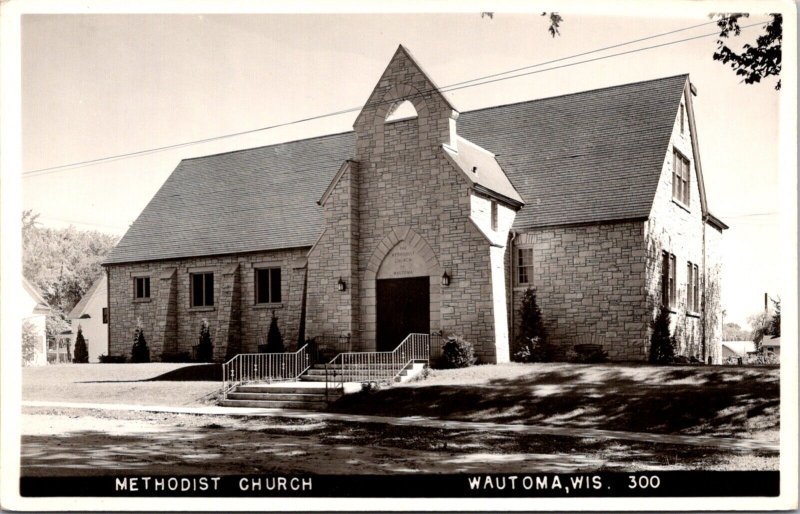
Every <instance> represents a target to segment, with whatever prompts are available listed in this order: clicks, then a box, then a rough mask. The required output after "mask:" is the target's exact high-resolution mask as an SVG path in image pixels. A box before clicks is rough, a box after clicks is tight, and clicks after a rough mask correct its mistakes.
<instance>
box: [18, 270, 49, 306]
mask: <svg viewBox="0 0 800 514" xmlns="http://www.w3.org/2000/svg"><path fill="white" fill-rule="evenodd" d="M22 288H23V289H24V290H25V292H27V293H28V295H30V297H31V298H32V299H33V301H34V302H36V306H35V307H34V308H33V312H35V313H37V314H46V313H48V312H50V310H51V309H50V305H48V304H47V301H46V300H45V299H44V297H43V296H42V293H40V292H39V289H37V287H36V286H35V285H33V284H31V283H30V282H29V281H28V279H27V278H25V277H22Z"/></svg>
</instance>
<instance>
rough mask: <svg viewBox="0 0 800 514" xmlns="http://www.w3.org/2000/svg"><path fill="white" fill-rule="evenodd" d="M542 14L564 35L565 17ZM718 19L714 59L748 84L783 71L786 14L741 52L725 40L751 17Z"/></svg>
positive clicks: (723, 15)
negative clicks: (717, 35)
mask: <svg viewBox="0 0 800 514" xmlns="http://www.w3.org/2000/svg"><path fill="white" fill-rule="evenodd" d="M542 16H548V17H549V20H550V26H549V27H548V28H547V30H548V31H549V32H550V35H551V36H553V37H556V36H560V35H561V32H560V31H559V29H560V27H561V23H562V22H563V21H564V18H563V17H561V15H559V14H558V13H556V12H550V13H548V12H543V13H542ZM710 16H711V18H716V20H717V26H718V27H719V30H720V32H719V38H718V39H717V51H716V52H714V54H713V55H712V58H713V59H714V60H715V61H720V62H722V63H723V64H730V65H731V68H733V70H734V71H735V72H736V74H737V75H740V76H743V77H744V82H745V84H754V83H757V82H761V79H764V78H767V77H770V76H775V77H779V76H780V73H781V44H782V42H783V16H782V15H781V14H779V13H775V14H770V16H771V17H772V19H771V20H770V21H769V22H768V23H767V24H766V25H764V27H763V29H764V33H763V34H761V35H760V36H758V38H756V44H755V46H754V45H750V44H745V45H744V46H743V47H742V49H743V51H742V52H741V53H737V52H735V51H733V50H731V49H730V48H729V47H728V46H727V45H726V44H725V42H726V41H727V40H728V39H729V38H730V36H731V34H733V35H734V36H739V35H740V34H741V31H742V28H741V26H740V25H739V20H740V19H741V18H747V17H749V16H750V15H749V14H747V13H715V14H711V15H710ZM483 17H488V18H489V19H494V13H493V12H482V13H481V18H483ZM780 88H781V81H780V79H778V82H777V84H775V89H780Z"/></svg>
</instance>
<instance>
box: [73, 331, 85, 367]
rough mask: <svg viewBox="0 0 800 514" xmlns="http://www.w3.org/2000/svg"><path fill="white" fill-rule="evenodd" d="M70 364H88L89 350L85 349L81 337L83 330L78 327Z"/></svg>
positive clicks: (83, 340)
mask: <svg viewBox="0 0 800 514" xmlns="http://www.w3.org/2000/svg"><path fill="white" fill-rule="evenodd" d="M72 362H74V363H76V364H86V363H88V362H89V349H88V348H87V347H86V339H84V337H83V329H82V328H81V326H80V325H78V335H77V336H76V337H75V353H74V354H73V356H72Z"/></svg>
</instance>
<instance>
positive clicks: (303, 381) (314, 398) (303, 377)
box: [220, 334, 430, 410]
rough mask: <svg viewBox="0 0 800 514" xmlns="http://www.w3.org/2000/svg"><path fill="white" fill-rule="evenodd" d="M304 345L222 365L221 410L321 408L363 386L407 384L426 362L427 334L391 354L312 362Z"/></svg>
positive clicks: (349, 355) (341, 356)
mask: <svg viewBox="0 0 800 514" xmlns="http://www.w3.org/2000/svg"><path fill="white" fill-rule="evenodd" d="M312 355H313V354H312V353H311V352H310V351H309V347H308V345H304V346H303V347H301V348H300V349H298V350H297V351H296V352H291V353H288V352H286V353H251V354H239V355H236V356H235V357H234V358H232V359H231V360H229V361H228V362H226V363H224V364H223V365H222V390H223V399H222V400H221V401H220V405H223V406H225V407H260V408H275V409H304V410H322V409H325V408H326V407H327V406H328V404H330V403H331V402H334V401H336V400H338V399H339V398H340V397H341V396H342V395H343V394H344V393H349V392H354V391H359V390H360V389H361V387H362V384H364V383H378V382H382V383H389V382H407V381H408V380H411V379H412V378H413V377H415V376H416V375H418V374H419V373H421V372H422V370H423V369H424V368H425V366H426V365H427V363H428V361H429V356H430V335H429V334H409V335H408V337H406V338H405V339H404V340H403V342H402V343H400V344H399V345H398V346H397V348H395V349H394V351H391V352H344V353H339V354H338V355H336V356H335V357H333V359H331V360H330V362H328V363H327V364H319V363H314V361H315V360H316V359H317V358H318V357H313V358H312Z"/></svg>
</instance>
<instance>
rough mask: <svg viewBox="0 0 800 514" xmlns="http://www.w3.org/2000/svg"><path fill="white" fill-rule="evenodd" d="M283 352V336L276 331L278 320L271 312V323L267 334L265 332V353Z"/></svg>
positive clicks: (284, 349)
mask: <svg viewBox="0 0 800 514" xmlns="http://www.w3.org/2000/svg"><path fill="white" fill-rule="evenodd" d="M285 351H286V348H285V347H284V346H283V336H282V335H281V331H280V330H279V329H278V318H276V317H275V312H273V313H272V321H270V323H269V332H267V353H283V352H285Z"/></svg>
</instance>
